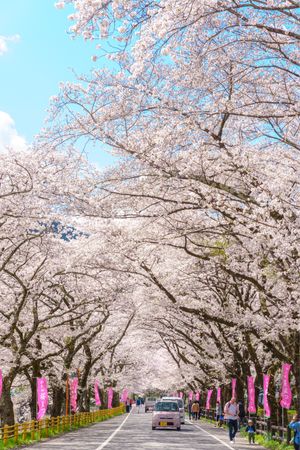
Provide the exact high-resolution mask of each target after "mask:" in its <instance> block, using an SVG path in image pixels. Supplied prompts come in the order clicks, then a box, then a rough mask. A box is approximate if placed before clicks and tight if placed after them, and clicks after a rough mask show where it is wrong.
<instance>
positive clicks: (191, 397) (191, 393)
mask: <svg viewBox="0 0 300 450" xmlns="http://www.w3.org/2000/svg"><path fill="white" fill-rule="evenodd" d="M189 400H193V392H192V391H190V393H189Z"/></svg>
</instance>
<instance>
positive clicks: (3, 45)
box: [0, 34, 20, 56]
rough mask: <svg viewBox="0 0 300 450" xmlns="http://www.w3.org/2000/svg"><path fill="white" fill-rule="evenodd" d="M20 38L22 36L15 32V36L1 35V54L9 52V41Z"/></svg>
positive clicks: (16, 40)
mask: <svg viewBox="0 0 300 450" xmlns="http://www.w3.org/2000/svg"><path fill="white" fill-rule="evenodd" d="M19 40H20V36H19V35H18V34H15V35H13V36H1V35H0V56H2V55H4V53H6V52H8V46H7V43H8V42H18V41H19Z"/></svg>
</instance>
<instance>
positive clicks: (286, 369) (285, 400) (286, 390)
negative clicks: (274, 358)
mask: <svg viewBox="0 0 300 450" xmlns="http://www.w3.org/2000/svg"><path fill="white" fill-rule="evenodd" d="M291 367H292V365H291V364H282V381H281V400H280V405H281V407H282V408H285V409H290V406H291V403H292V391H291V387H290V381H289V373H290V370H291Z"/></svg>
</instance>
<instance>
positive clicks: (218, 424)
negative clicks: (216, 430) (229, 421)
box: [215, 402, 223, 427]
mask: <svg viewBox="0 0 300 450" xmlns="http://www.w3.org/2000/svg"><path fill="white" fill-rule="evenodd" d="M222 424H223V415H222V406H221V403H220V402H217V404H216V425H215V426H216V427H221V426H222Z"/></svg>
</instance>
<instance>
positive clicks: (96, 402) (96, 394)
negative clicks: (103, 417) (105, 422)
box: [94, 380, 101, 406]
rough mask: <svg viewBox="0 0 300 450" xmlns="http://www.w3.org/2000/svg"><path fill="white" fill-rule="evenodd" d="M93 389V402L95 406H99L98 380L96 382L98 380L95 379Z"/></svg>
mask: <svg viewBox="0 0 300 450" xmlns="http://www.w3.org/2000/svg"><path fill="white" fill-rule="evenodd" d="M94 391H95V404H96V406H101V399H100V394H99V382H98V380H95V384H94Z"/></svg>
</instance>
